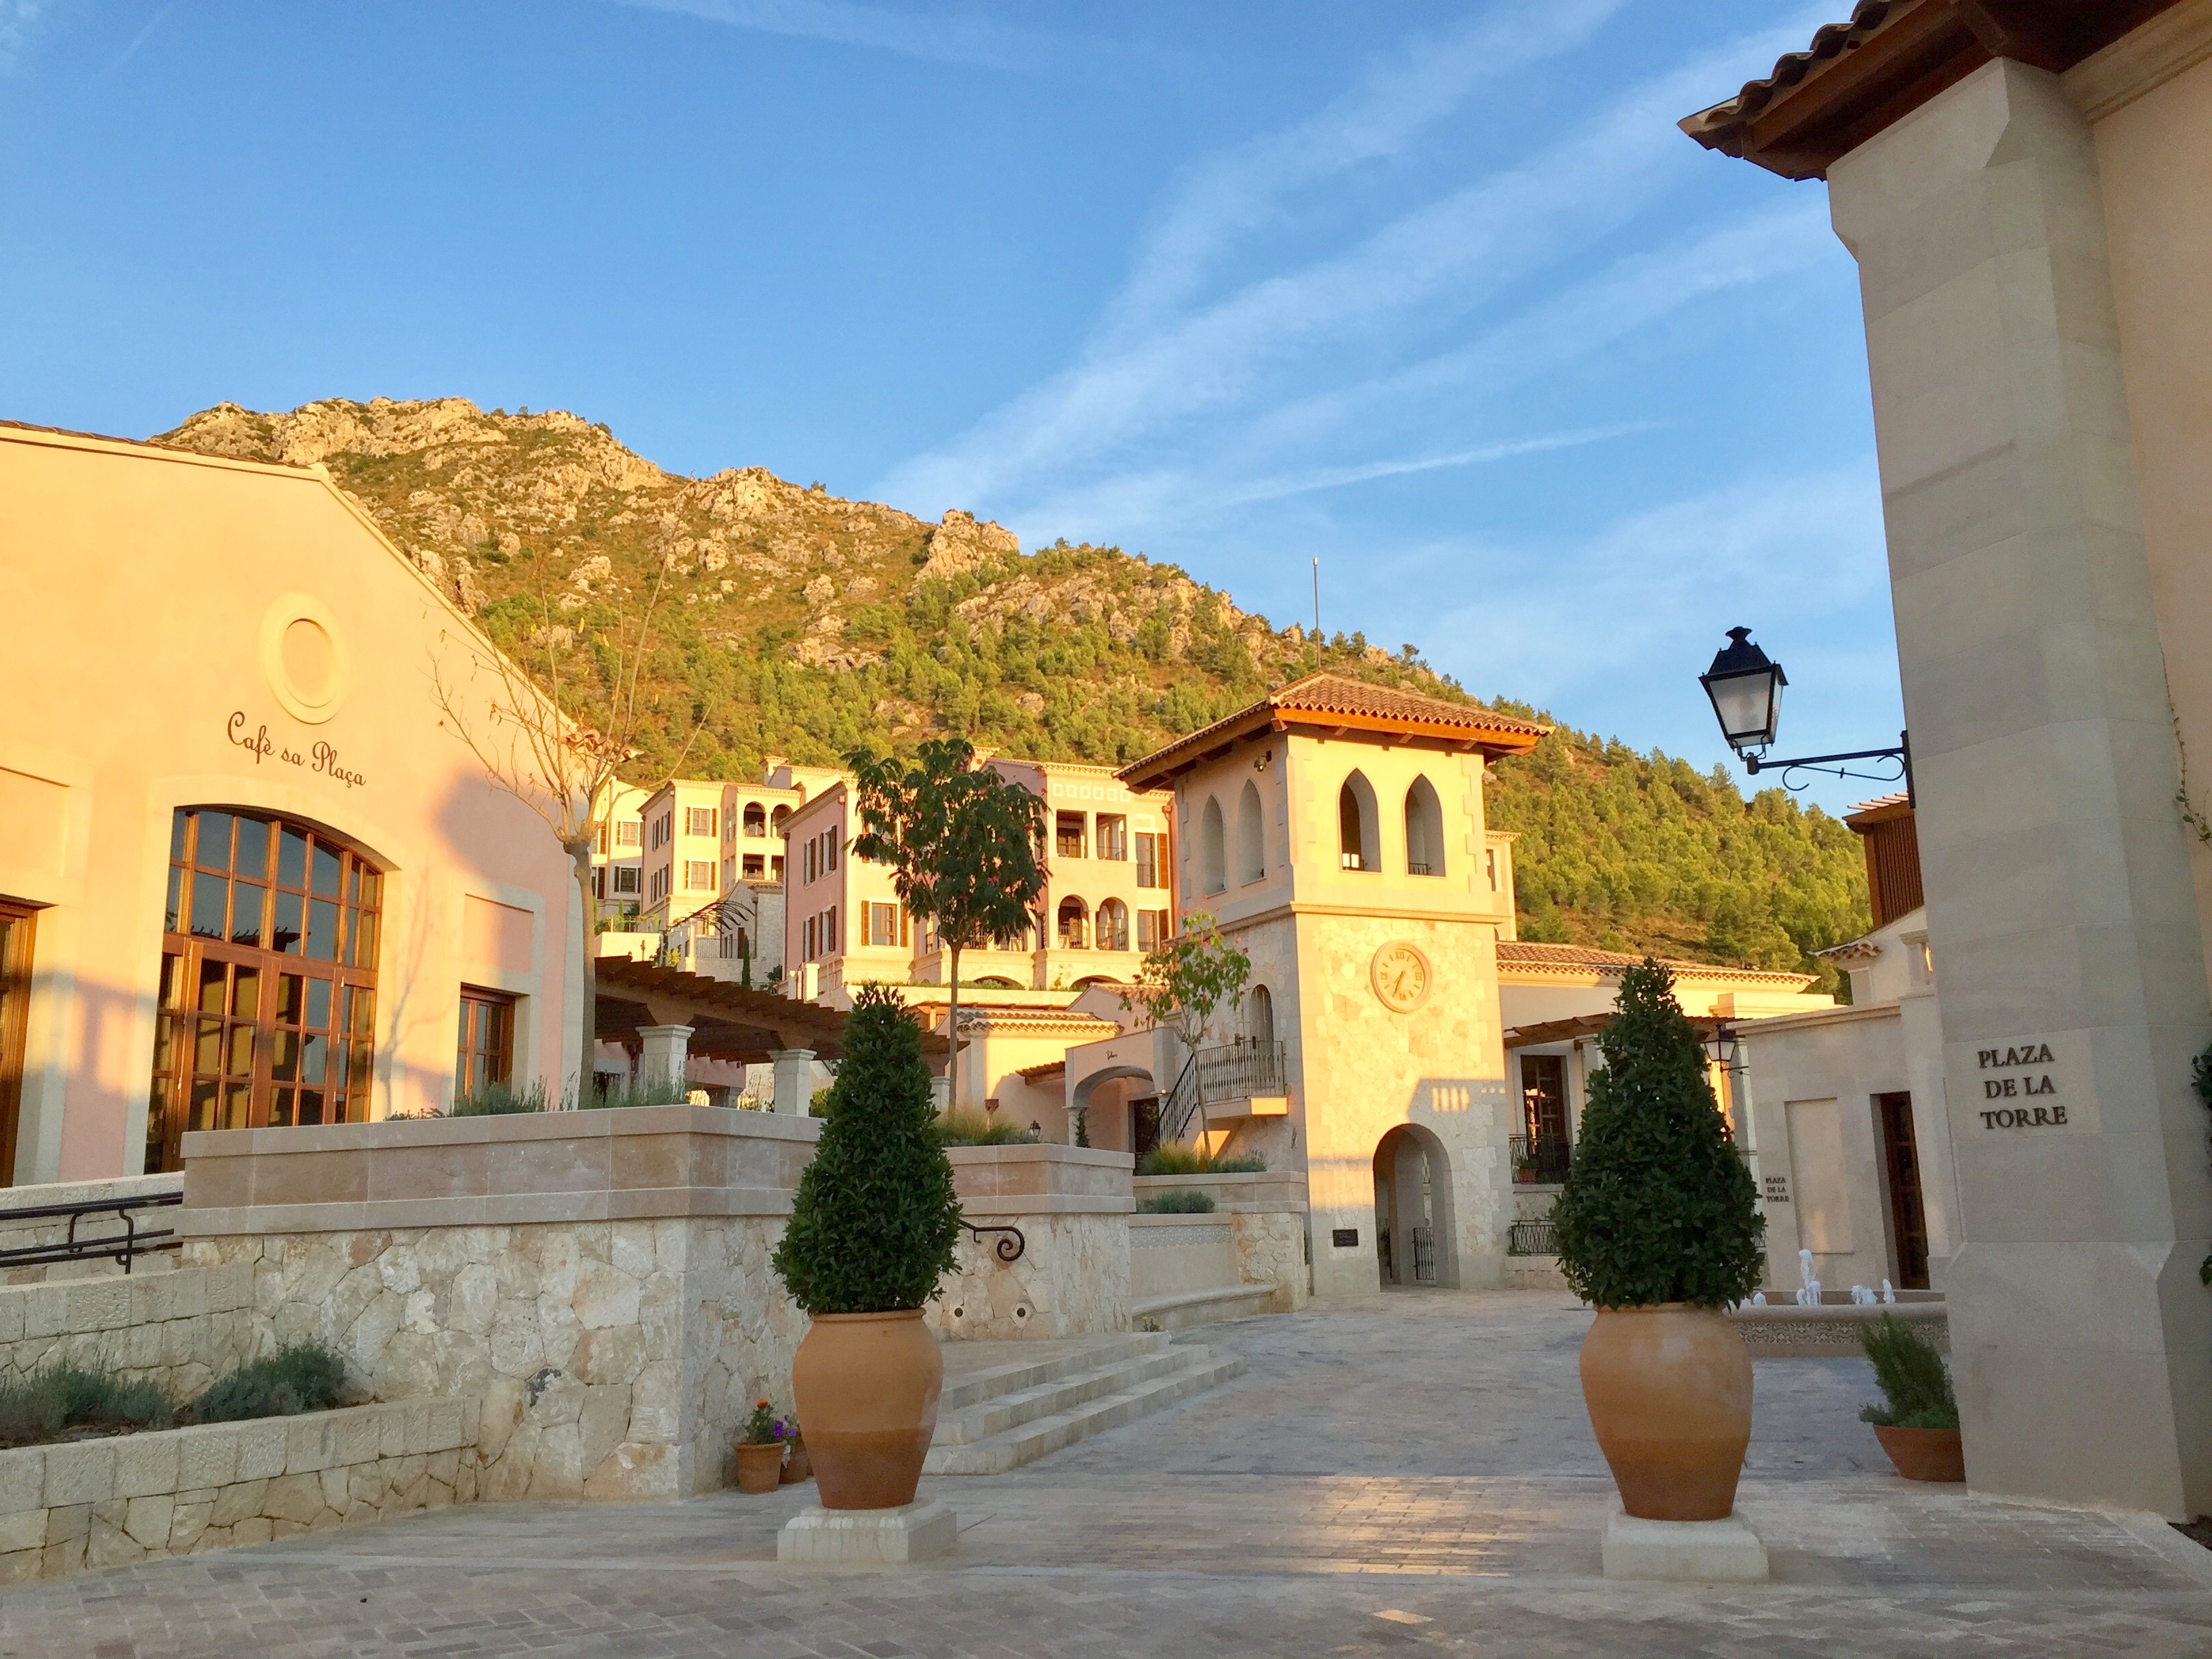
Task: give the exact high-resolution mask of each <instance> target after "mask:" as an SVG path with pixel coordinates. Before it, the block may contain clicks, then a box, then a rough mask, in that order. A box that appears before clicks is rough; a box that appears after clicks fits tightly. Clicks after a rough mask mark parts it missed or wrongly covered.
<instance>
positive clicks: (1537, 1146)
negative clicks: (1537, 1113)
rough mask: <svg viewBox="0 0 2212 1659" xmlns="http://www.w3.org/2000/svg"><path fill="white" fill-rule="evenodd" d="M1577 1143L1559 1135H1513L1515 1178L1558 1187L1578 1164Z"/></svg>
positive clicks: (1520, 1180)
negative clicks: (1576, 1158) (1576, 1159)
mask: <svg viewBox="0 0 2212 1659" xmlns="http://www.w3.org/2000/svg"><path fill="white" fill-rule="evenodd" d="M1574 1162H1575V1144H1574V1142H1572V1141H1571V1140H1568V1139H1565V1138H1564V1137H1562V1136H1559V1135H1536V1136H1534V1137H1531V1136H1528V1135H1516V1136H1514V1137H1513V1178H1514V1179H1515V1180H1516V1181H1519V1182H1534V1183H1535V1184H1537V1185H1539V1186H1549V1187H1556V1186H1558V1185H1559V1183H1560V1182H1563V1181H1565V1179H1566V1178H1567V1171H1568V1170H1571V1169H1572V1168H1573V1167H1574Z"/></svg>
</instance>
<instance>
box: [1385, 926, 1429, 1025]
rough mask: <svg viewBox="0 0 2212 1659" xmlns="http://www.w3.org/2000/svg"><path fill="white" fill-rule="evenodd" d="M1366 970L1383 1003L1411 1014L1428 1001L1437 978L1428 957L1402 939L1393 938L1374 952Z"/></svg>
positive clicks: (1387, 1006) (1402, 1012)
mask: <svg viewBox="0 0 2212 1659" xmlns="http://www.w3.org/2000/svg"><path fill="white" fill-rule="evenodd" d="M1369 971H1370V976H1371V977H1372V979H1373V981H1374V983H1375V994H1376V997H1377V998H1378V999H1379V1000H1381V1002H1382V1004H1383V1006H1384V1007H1386V1008H1393V1009H1395V1010H1396V1011H1397V1012H1400V1013H1401V1014H1410V1013H1411V1012H1413V1010H1414V1009H1416V1008H1418V1007H1419V1006H1421V1004H1422V1003H1424V1002H1425V1001H1426V1000H1428V995H1429V986H1430V984H1431V981H1433V980H1434V979H1435V977H1436V975H1435V974H1434V973H1433V972H1432V971H1431V969H1430V967H1429V959H1428V957H1425V956H1423V955H1422V954H1421V952H1420V951H1419V949H1418V948H1416V947H1415V946H1413V945H1408V944H1407V943H1406V941H1405V940H1403V939H1393V940H1392V941H1391V942H1390V943H1389V944H1388V945H1384V946H1383V948H1382V949H1381V950H1379V951H1376V953H1375V961H1374V963H1372V965H1371V966H1370V969H1369Z"/></svg>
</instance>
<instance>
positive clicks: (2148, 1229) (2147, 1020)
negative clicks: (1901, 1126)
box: [1829, 60, 2212, 1519]
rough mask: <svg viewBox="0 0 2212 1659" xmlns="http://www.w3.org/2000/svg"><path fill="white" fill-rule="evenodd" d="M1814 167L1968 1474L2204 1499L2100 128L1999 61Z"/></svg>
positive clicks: (2187, 1105)
mask: <svg viewBox="0 0 2212 1659" xmlns="http://www.w3.org/2000/svg"><path fill="white" fill-rule="evenodd" d="M1829 184H1830V200H1831V207H1832V212H1833V216H1834V220H1835V226H1836V230H1837V234H1838V235H1839V236H1841V237H1842V239H1843V240H1844V243H1845V244H1846V245H1847V246H1849V247H1850V249H1851V251H1852V252H1853V253H1854V254H1855V255H1857V258H1858V261H1859V267H1860V282H1861V289H1862V293H1863V299H1864V305H1865V313H1866V329H1867V345H1868V356H1869V363H1870V368H1871V371H1872V382H1873V389H1874V404H1875V437H1876V442H1877V447H1878V450H1879V454H1880V460H1881V485H1882V493H1883V503H1884V511H1885V514H1886V517H1887V528H1888V542H1889V562H1890V577H1891V582H1892V586H1893V599H1894V602H1895V607H1896V619H1897V639H1898V659H1899V669H1900V671H1901V674H1902V677H1903V683H1904V690H1905V714H1906V718H1907V720H1908V722H1909V723H1910V726H1911V732H1912V750H1913V763H1914V771H1915V775H1916V778H1917V786H1918V795H1919V830H1920V851H1921V858H1922V862H1923V872H1924V876H1925V882H1926V888H1927V895H1928V918H1929V945H1930V947H1931V950H1932V951H1933V955H1934V960H1935V967H1936V979H1937V982H1938V983H1939V984H1940V985H1941V987H1942V995H1941V997H1940V999H1939V1004H1940V1006H1939V1010H1938V1012H1939V1018H1940V1021H1941V1027H1942V1039H1943V1064H1944V1077H1945V1091H1944V1092H1945V1098H1946V1102H1947V1115H1948V1119H1949V1123H1948V1130H1949V1135H1950V1139H1951V1145H1952V1150H1953V1154H1954V1159H1955V1169H1956V1175H1957V1181H1958V1194H1959V1206H1960V1216H1959V1237H1960V1248H1959V1249H1958V1251H1957V1253H1956V1255H1954V1256H1953V1257H1952V1259H1951V1261H1949V1263H1948V1266H1947V1267H1945V1268H1944V1269H1943V1270H1942V1275H1941V1277H1940V1278H1939V1279H1938V1280H1937V1284H1938V1287H1939V1288H1941V1289H1942V1290H1943V1291H1945V1292H1946V1294H1947V1296H1948V1298H1949V1302H1950V1318H1951V1333H1952V1343H1953V1350H1952V1352H1953V1365H1954V1372H1955V1375H1956V1377H1957V1381H1958V1386H1959V1397H1960V1411H1961V1414H1962V1416H1963V1419H1964V1425H1965V1431H1966V1473H1967V1478H1968V1480H1969V1481H1970V1482H1971V1483H1972V1486H1973V1487H1974V1489H1975V1490H1977V1491H1980V1492H1991V1493H2001V1494H2011V1495H2017V1496H2021V1497H2026V1498H2042V1499H2047V1500H2054V1501H2058V1502H2063V1503H2078V1504H2114V1505H2123V1506H2126V1507H2130V1508H2135V1509H2142V1510H2155V1511H2157V1512H2159V1513H2161V1514H2163V1515H2166V1516H2170V1517H2172V1518H2175V1519H2180V1518H2182V1517H2185V1516H2193V1515H2199V1514H2203V1512H2204V1511H2205V1510H2207V1509H2212V1296H2208V1294H2207V1292H2206V1291H2205V1290H2204V1288H2203V1286H2202V1285H2200V1284H2198V1282H2197V1264H2198V1263H2199V1262H2200V1261H2203V1258H2204V1256H2205V1255H2206V1252H2207V1249H2208V1245H2207V1242H2206V1235H2207V1233H2208V1231H2212V1182H2208V1179H2207V1176H2206V1170H2205V1127H2206V1119H2205V1114H2204V1109H2203V1107H2202V1106H2200V1105H2199V1104H2198V1103H2197V1102H2196V1101H2195V1100H2194V1099H2192V1098H2191V1092H2190V1086H2189V1085H2190V1073H2189V1061H2190V1057H2191V1054H2192V1053H2193V1052H2195V1051H2196V1050H2197V1049H2198V1048H2202V1047H2203V1043H2204V1042H2205V1040H2206V1036H2207V1035H2208V1031H2207V1021H2206V1018H2205V1002H2206V982H2205V971H2204V960H2203V950H2202V948H2201V945H2200V942H2199V936H2198V928H2197V903H2196V898H2195V895H2194V893H2193V892H2192V890H2191V881H2190V872H2189V866H2188V855H2187V848H2186V844H2185V840H2184V835H2183V830H2182V827H2181V825H2180V823H2179V819H2178V816H2177V813H2176V811H2175V807H2174V795H2175V791H2176V788H2177V787H2178V783H2179V769H2178V766H2177V761H2176V755H2175V750H2174V744H2173V739H2172V730H2171V726H2170V715H2169V711H2168V708H2167V703H2166V690H2165V685H2164V682H2163V663H2162V660H2161V658H2160V648H2159V640H2158V634H2157V629H2156V624H2155V619H2154V615H2153V608H2152V604H2153V599H2152V589H2151V584H2150V579H2149V573H2148V564H2147V562H2146V557H2145V551H2144V543H2143V535H2142V525H2141V509H2140V505H2139V499H2138V488H2137V482H2136V471H2135V462H2134V458H2133V453H2132V450H2131V447H2130V428H2129V410H2128V405H2127V398H2126V392H2125V387H2124V383H2123V380H2122V377H2121V363H2120V354H2119V347H2118V331H2117V323H2116V320H2115V317H2114V313H2113V307H2112V292H2111V278H2110V269H2109V265H2108V264H2107V258H2106V229H2105V220H2104V215H2103V204H2102V200H2101V197H2100V185H2099V180H2098V174H2097V166H2096V157H2095V154H2094V151H2093V148H2092V145H2091V142H2090V135H2089V131H2088V129H2087V126H2086V125H2085V124H2084V123H2083V121H2082V119H2081V117H2080V115H2079V114H2078V113H2076V112H2075V110H2074V109H2073V108H2072V107H2071V106H2069V104H2068V103H2067V102H2066V100H2065V99H2064V97H2063V95H2062V94H2061V93H2060V90H2059V88H2058V84H2057V81H2056V80H2055V79H2053V78H2052V77H2051V76H2048V75H2046V74H2044V73H2043V72H2041V71H2039V70H2032V69H2027V68H2025V67H2023V66H2021V65H2020V64H2015V63H2009V62H2005V61H2002V60H2000V61H1998V62H1996V63H1992V64H1988V65H1985V66H1984V68H1982V69H1980V70H1976V71H1975V72H1974V73H1973V74H1972V75H1971V76H1968V77H1967V78H1966V79H1965V80H1964V81H1962V82H1960V83H1959V84H1958V85H1956V86H1954V87H1953V88H1949V89H1948V91H1946V92H1945V93H1943V94H1942V95H1941V96H1939V97H1937V98H1936V99H1935V100H1933V101H1932V102H1930V103H1929V104H1927V105H1926V106H1923V107H1922V108H1921V109H1919V110H1917V111H1916V112H1913V113H1912V114H1911V115H1909V116H1907V117H1905V118H1904V119H1903V120H1901V121H1899V122H1898V123H1897V124H1896V125H1894V126H1893V127H1892V128H1890V129H1889V130H1888V131H1886V132H1884V133H1882V134H1881V135H1880V136H1878V137H1875V138H1873V139H1870V140H1869V142H1868V143H1865V144H1863V145H1862V146H1861V147H1860V148H1859V149H1857V150H1855V151H1853V152H1852V153H1851V154H1850V155H1848V156H1846V157H1844V159H1843V160H1842V161H1839V162H1838V163H1837V164H1836V165H1835V167H1833V168H1832V169H1831V171H1830V174H1829ZM2205 620H2212V619H2206V618H2198V619H2197V621H2198V622H2199V623H2202V622H2203V621H2205Z"/></svg>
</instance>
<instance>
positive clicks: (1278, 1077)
mask: <svg viewBox="0 0 2212 1659" xmlns="http://www.w3.org/2000/svg"><path fill="white" fill-rule="evenodd" d="M1284 1077H1285V1067H1284V1064H1283V1045H1282V1044H1281V1043H1279V1042H1232V1043H1227V1044H1225V1045H1224V1046H1222V1047H1220V1048H1201V1049H1200V1050H1199V1051H1198V1087H1199V1094H1200V1098H1202V1099H1206V1100H1249V1098H1250V1097H1252V1096H1254V1095H1270V1094H1277V1095H1279V1094H1281V1093H1283V1092H1284V1091H1285V1089H1286V1088H1287V1086H1288V1085H1286V1084H1285V1082H1284Z"/></svg>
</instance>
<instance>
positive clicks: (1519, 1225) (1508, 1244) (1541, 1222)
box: [1505, 1217, 1559, 1255]
mask: <svg viewBox="0 0 2212 1659" xmlns="http://www.w3.org/2000/svg"><path fill="white" fill-rule="evenodd" d="M1558 1248H1559V1247H1558V1246H1557V1245H1556V1244H1554V1243H1553V1240H1552V1223H1551V1219H1550V1218H1549V1217H1543V1218H1539V1219H1536V1220H1533V1221H1531V1220H1527V1219H1523V1220H1520V1221H1516V1222H1515V1223H1514V1224H1513V1225H1511V1226H1510V1227H1508V1228H1507V1229H1506V1230H1505V1254H1506V1255H1556V1254H1557V1253H1558Z"/></svg>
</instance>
